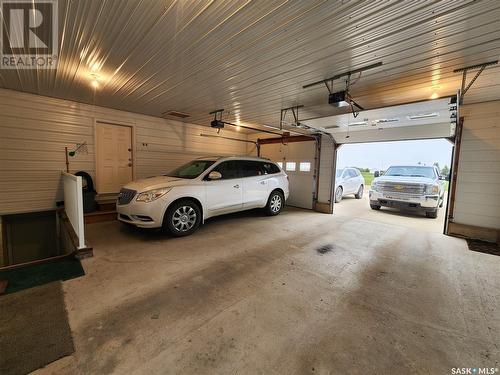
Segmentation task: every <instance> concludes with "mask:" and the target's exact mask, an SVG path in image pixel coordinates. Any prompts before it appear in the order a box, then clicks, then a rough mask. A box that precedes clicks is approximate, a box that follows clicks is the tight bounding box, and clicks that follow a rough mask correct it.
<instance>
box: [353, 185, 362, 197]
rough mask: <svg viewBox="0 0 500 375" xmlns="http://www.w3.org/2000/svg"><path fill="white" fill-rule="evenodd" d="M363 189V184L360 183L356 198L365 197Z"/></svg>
mask: <svg viewBox="0 0 500 375" xmlns="http://www.w3.org/2000/svg"><path fill="white" fill-rule="evenodd" d="M363 189H364V186H363V184H361V185H359V189H358V192H357V193H356V194H354V197H355V198H356V199H361V198H363Z"/></svg>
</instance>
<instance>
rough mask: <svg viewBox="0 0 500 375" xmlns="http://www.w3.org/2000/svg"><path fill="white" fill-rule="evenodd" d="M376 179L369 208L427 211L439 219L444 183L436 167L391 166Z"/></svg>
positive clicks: (372, 186) (427, 213) (426, 213)
mask: <svg viewBox="0 0 500 375" xmlns="http://www.w3.org/2000/svg"><path fill="white" fill-rule="evenodd" d="M375 176H376V178H375V179H374V180H373V182H372V185H371V188H370V193H369V194H370V207H371V208H372V209H373V210H380V207H382V206H384V207H394V208H400V209H409V210H415V211H424V212H425V215H426V216H427V217H430V218H436V217H437V215H438V210H439V208H440V207H443V202H444V191H445V188H444V182H443V181H442V180H443V178H442V177H441V176H440V174H439V170H438V169H437V168H436V167H428V166H422V165H401V166H391V167H389V168H388V169H387V171H386V172H385V173H384V174H383V175H382V176H380V177H377V175H375Z"/></svg>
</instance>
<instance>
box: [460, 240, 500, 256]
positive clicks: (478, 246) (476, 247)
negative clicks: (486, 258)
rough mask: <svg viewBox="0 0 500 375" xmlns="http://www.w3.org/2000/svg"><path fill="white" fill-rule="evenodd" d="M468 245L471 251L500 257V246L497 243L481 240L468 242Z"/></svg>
mask: <svg viewBox="0 0 500 375" xmlns="http://www.w3.org/2000/svg"><path fill="white" fill-rule="evenodd" d="M467 245H468V246H469V250H472V251H478V252H480V253H485V254H491V255H499V256H500V246H499V245H498V244H496V243H493V242H486V241H480V240H467Z"/></svg>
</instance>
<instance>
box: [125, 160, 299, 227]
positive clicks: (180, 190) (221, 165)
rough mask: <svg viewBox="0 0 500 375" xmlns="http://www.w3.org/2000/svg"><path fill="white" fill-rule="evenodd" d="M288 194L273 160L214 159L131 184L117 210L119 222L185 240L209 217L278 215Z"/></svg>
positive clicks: (196, 161)
mask: <svg viewBox="0 0 500 375" xmlns="http://www.w3.org/2000/svg"><path fill="white" fill-rule="evenodd" d="M288 194H289V188H288V177H287V175H286V174H285V173H284V172H283V171H282V170H281V169H280V167H279V166H278V165H277V164H275V163H273V162H271V161H270V160H268V159H262V158H255V157H210V158H200V159H196V160H193V161H191V162H189V163H187V164H185V165H183V166H181V167H179V168H177V169H175V170H173V171H172V172H170V173H167V174H166V175H165V176H157V177H151V178H146V179H143V180H138V181H133V182H130V183H129V184H127V185H125V186H124V187H123V188H122V189H121V191H120V195H119V197H118V201H117V204H116V207H117V211H118V220H120V221H123V222H125V223H129V224H133V225H136V226H138V227H142V228H160V227H163V228H164V229H165V230H167V231H169V232H170V233H172V234H173V235H174V236H186V235H188V234H191V233H193V232H194V231H195V230H196V229H197V228H198V227H199V225H200V224H201V223H203V222H204V221H205V220H206V219H208V218H210V217H213V216H218V215H223V214H227V213H230V212H236V211H243V210H248V209H252V208H266V211H267V213H268V215H278V214H279V213H280V212H281V210H282V208H283V206H284V204H285V200H286V199H287V198H288Z"/></svg>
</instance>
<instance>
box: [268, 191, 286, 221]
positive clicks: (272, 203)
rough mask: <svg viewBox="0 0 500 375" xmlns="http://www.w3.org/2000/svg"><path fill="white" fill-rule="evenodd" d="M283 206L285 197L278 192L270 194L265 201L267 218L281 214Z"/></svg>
mask: <svg viewBox="0 0 500 375" xmlns="http://www.w3.org/2000/svg"><path fill="white" fill-rule="evenodd" d="M284 205H285V197H284V196H283V194H281V193H280V192H279V191H278V190H275V191H273V192H272V193H271V195H270V196H269V199H268V200H267V205H266V213H267V214H268V215H269V216H276V215H278V214H279V213H280V212H281V210H282V209H283V206H284Z"/></svg>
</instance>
